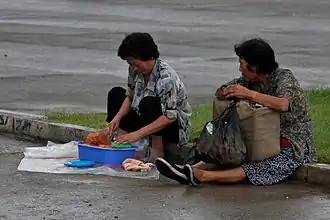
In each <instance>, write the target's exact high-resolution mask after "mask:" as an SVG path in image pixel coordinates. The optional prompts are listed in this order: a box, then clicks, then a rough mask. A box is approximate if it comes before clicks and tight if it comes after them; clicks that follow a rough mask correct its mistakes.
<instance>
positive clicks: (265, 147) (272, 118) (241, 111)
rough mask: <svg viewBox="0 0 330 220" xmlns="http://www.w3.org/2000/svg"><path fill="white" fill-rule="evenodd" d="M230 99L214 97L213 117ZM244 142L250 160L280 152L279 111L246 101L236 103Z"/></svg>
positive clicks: (258, 159) (217, 114)
mask: <svg viewBox="0 0 330 220" xmlns="http://www.w3.org/2000/svg"><path fill="white" fill-rule="evenodd" d="M229 102H230V101H228V100H221V99H218V98H215V99H214V101H213V118H216V117H218V116H219V115H220V114H221V112H222V111H223V110H224V109H225V108H226V107H227V106H228V104H229ZM236 106H237V112H238V115H239V118H240V121H241V128H242V130H243V135H244V142H245V145H246V148H247V153H248V158H249V160H250V161H260V160H264V159H266V158H269V157H272V156H276V155H278V154H279V153H280V150H281V149H280V113H279V112H276V111H273V110H271V109H269V108H267V107H260V108H254V107H252V106H251V105H250V104H249V102H248V101H246V100H240V101H239V102H238V103H237V105H236Z"/></svg>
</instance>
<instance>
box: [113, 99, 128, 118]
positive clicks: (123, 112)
mask: <svg viewBox="0 0 330 220" xmlns="http://www.w3.org/2000/svg"><path fill="white" fill-rule="evenodd" d="M130 109H131V101H130V98H129V97H128V96H126V98H125V100H124V102H123V104H122V105H121V107H120V109H119V111H118V113H117V115H116V116H115V117H116V118H117V119H119V120H121V119H122V118H123V117H124V116H125V115H127V114H128V112H129V111H130Z"/></svg>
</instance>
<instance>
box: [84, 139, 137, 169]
mask: <svg viewBox="0 0 330 220" xmlns="http://www.w3.org/2000/svg"><path fill="white" fill-rule="evenodd" d="M137 149H138V147H135V146H133V147H132V148H119V149H113V148H102V147H97V146H89V145H86V144H82V143H81V142H78V154H79V159H80V160H89V161H94V162H96V163H102V164H122V162H123V161H124V160H125V159H127V158H134V155H135V151H136V150H137Z"/></svg>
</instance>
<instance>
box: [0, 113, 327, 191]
mask: <svg viewBox="0 0 330 220" xmlns="http://www.w3.org/2000/svg"><path fill="white" fill-rule="evenodd" d="M92 130H93V129H92V128H89V127H84V126H78V125H71V124H64V123H56V122H51V121H48V118H47V116H43V115H34V114H27V113H22V112H14V111H7V110H1V109H0V132H3V133H12V134H14V135H19V136H29V137H33V138H38V139H42V140H47V141H48V140H50V141H54V142H58V143H66V142H69V141H73V140H75V141H79V140H83V139H84V138H85V137H86V136H87V134H89V133H90V132H91V131H92ZM291 179H293V180H299V181H302V182H306V183H310V184H317V185H323V186H325V185H329V184H330V165H328V164H322V163H315V164H306V165H303V166H302V167H301V168H299V169H298V170H297V171H296V172H295V173H294V174H293V175H292V178H291Z"/></svg>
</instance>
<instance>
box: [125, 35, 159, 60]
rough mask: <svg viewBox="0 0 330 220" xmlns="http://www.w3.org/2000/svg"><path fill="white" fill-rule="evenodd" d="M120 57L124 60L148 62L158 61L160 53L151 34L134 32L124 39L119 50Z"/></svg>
mask: <svg viewBox="0 0 330 220" xmlns="http://www.w3.org/2000/svg"><path fill="white" fill-rule="evenodd" d="M118 56H119V57H120V58H121V59H123V60H126V59H127V57H134V58H137V59H140V60H144V61H146V60H152V59H157V58H158V57H159V52H158V47H157V45H156V44H155V42H154V40H153V39H152V37H151V35H150V34H148V33H140V32H134V33H131V34H129V35H127V36H126V37H125V38H124V39H123V41H122V42H121V44H120V46H119V48H118Z"/></svg>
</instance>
